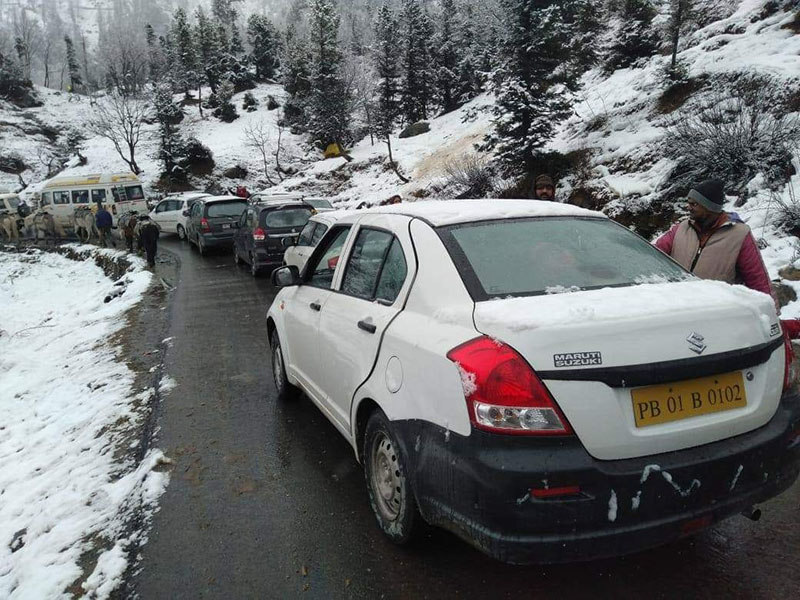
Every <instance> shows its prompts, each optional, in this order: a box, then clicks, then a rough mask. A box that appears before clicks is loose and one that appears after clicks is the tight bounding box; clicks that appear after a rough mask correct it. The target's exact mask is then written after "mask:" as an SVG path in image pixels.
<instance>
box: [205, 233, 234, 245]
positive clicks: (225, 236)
mask: <svg viewBox="0 0 800 600" xmlns="http://www.w3.org/2000/svg"><path fill="white" fill-rule="evenodd" d="M234 231H235V230H231V231H230V233H228V232H225V233H198V234H197V237H198V238H202V240H203V245H204V246H206V247H207V248H212V247H217V246H225V247H230V246H231V244H232V243H233V234H234Z"/></svg>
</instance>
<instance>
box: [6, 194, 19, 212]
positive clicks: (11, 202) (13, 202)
mask: <svg viewBox="0 0 800 600" xmlns="http://www.w3.org/2000/svg"><path fill="white" fill-rule="evenodd" d="M6 205H7V206H8V208H10V209H11V210H17V207H18V206H19V197H18V196H11V197H9V198H6Z"/></svg>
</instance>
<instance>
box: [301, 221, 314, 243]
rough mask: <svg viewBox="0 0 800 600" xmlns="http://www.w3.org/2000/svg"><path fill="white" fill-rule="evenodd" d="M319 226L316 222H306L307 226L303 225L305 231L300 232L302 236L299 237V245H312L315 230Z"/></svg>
mask: <svg viewBox="0 0 800 600" xmlns="http://www.w3.org/2000/svg"><path fill="white" fill-rule="evenodd" d="M316 227H317V224H316V222H314V221H309V222H308V223H306V226H305V227H303V231H301V232H300V236H299V237H298V238H297V245H298V246H312V245H313V244H312V243H311V240H312V238H313V236H314V230H315V228H316Z"/></svg>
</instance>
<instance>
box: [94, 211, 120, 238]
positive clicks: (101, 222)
mask: <svg viewBox="0 0 800 600" xmlns="http://www.w3.org/2000/svg"><path fill="white" fill-rule="evenodd" d="M94 224H95V225H96V226H97V231H99V232H100V245H101V246H102V247H103V248H105V247H106V246H107V245H108V241H109V240H110V241H111V245H112V246H114V247H116V244H114V240H112V239H111V235H110V234H111V225H112V220H111V213H110V212H108V211H107V210H106V209H105V208H104V207H103V205H102V204H100V203H99V202H98V203H97V212H96V213H95V215H94Z"/></svg>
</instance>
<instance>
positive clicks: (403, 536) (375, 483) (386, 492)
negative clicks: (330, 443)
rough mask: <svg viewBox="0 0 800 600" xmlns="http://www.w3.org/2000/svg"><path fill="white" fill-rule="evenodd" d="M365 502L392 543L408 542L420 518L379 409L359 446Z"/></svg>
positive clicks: (400, 457)
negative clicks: (365, 493)
mask: <svg viewBox="0 0 800 600" xmlns="http://www.w3.org/2000/svg"><path fill="white" fill-rule="evenodd" d="M362 456H363V458H364V476H365V478H366V482H367V493H368V494H369V503H370V506H371V507H372V512H374V513H375V518H376V519H377V520H378V526H379V527H380V528H381V529H382V530H383V533H384V534H386V536H387V537H388V538H389V539H390V540H392V541H393V542H394V543H395V544H399V545H403V544H407V543H408V542H410V541H411V540H412V539H413V538H414V537H415V535H416V534H417V532H418V531H419V529H420V521H421V520H422V519H421V517H420V514H419V511H418V510H417V503H416V500H415V499H414V493H413V492H412V490H411V484H410V482H409V480H408V469H407V466H406V461H405V457H404V456H403V453H402V451H401V449H400V446H399V445H398V443H397V440H396V438H395V435H394V433H393V432H392V427H391V424H390V423H389V420H388V419H387V418H386V415H384V414H383V413H382V412H381V411H376V412H374V413H372V415H371V416H370V418H369V421H368V422H367V428H366V432H365V434H364V446H363V449H362Z"/></svg>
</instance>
